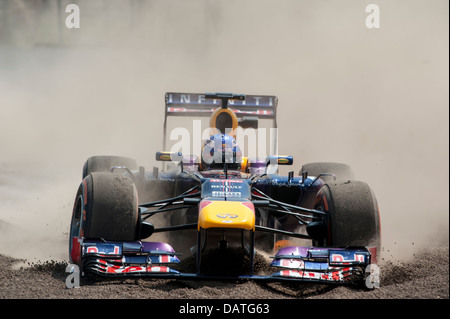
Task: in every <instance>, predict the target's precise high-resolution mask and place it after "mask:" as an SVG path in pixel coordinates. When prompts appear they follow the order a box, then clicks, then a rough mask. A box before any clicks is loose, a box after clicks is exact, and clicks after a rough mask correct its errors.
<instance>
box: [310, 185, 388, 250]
mask: <svg viewBox="0 0 450 319" xmlns="http://www.w3.org/2000/svg"><path fill="white" fill-rule="evenodd" d="M315 209H317V210H321V211H324V212H326V213H327V218H326V219H327V222H326V231H325V232H324V238H323V239H322V240H321V241H317V242H316V243H313V244H317V243H318V242H321V243H322V244H323V245H324V246H330V247H346V246H367V247H376V248H377V251H379V249H380V215H379V210H378V204H377V200H376V198H375V195H374V193H373V191H372V190H371V188H370V187H369V186H368V185H367V184H366V183H364V182H360V181H353V180H351V181H339V182H337V183H328V184H325V185H324V186H323V187H322V188H321V189H320V191H319V192H318V194H317V197H316V204H315Z"/></svg>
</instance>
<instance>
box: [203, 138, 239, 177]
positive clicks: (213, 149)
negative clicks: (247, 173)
mask: <svg viewBox="0 0 450 319" xmlns="http://www.w3.org/2000/svg"><path fill="white" fill-rule="evenodd" d="M241 161H242V153H241V150H240V148H239V145H238V144H237V142H236V140H235V139H234V138H233V137H232V136H230V135H226V134H215V135H212V136H211V137H210V138H209V139H207V140H206V142H205V145H204V146H203V150H202V168H203V169H205V170H210V169H223V168H224V163H227V164H228V169H232V170H240V169H241Z"/></svg>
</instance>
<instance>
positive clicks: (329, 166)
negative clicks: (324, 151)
mask: <svg viewBox="0 0 450 319" xmlns="http://www.w3.org/2000/svg"><path fill="white" fill-rule="evenodd" d="M302 172H308V175H310V176H319V175H320V174H334V175H336V180H344V179H347V180H349V179H353V178H354V174H353V171H352V169H351V167H350V166H349V165H347V164H342V163H333V162H317V163H308V164H304V165H303V166H302V168H301V170H300V174H301V173H302ZM320 179H321V180H322V181H324V182H331V181H334V177H333V176H328V175H324V176H321V177H320Z"/></svg>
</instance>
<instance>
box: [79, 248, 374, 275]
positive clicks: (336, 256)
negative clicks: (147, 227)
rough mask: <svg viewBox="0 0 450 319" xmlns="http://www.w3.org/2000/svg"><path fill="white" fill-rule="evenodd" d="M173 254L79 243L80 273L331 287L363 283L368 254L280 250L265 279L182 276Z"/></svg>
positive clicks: (357, 250)
mask: <svg viewBox="0 0 450 319" xmlns="http://www.w3.org/2000/svg"><path fill="white" fill-rule="evenodd" d="M178 255H179V254H177V253H176V252H175V250H174V249H173V248H172V247H171V246H170V245H169V244H166V243H161V242H141V241H134V242H107V241H100V240H99V241H93V240H89V241H85V242H83V243H82V273H83V274H85V273H95V274H99V275H103V276H145V277H155V278H180V279H211V280H213V279H232V280H235V279H248V280H262V281H304V282H327V283H335V284H347V283H355V282H360V281H362V280H364V279H365V278H366V276H367V274H366V269H367V266H368V265H370V262H371V254H370V252H369V250H368V249H367V248H364V247H347V248H317V247H300V246H294V247H285V248H282V249H280V250H279V251H278V252H277V254H276V255H275V256H273V257H272V258H273V261H272V262H271V264H270V266H272V267H276V268H279V271H277V272H275V273H272V274H269V275H252V274H251V275H241V276H238V277H233V278H230V277H225V276H224V277H221V276H217V275H208V274H202V273H182V272H180V271H178V270H175V269H173V268H171V266H172V265H176V264H179V263H180V259H179V258H178Z"/></svg>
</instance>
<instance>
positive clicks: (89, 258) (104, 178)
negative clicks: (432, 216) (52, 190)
mask: <svg viewBox="0 0 450 319" xmlns="http://www.w3.org/2000/svg"><path fill="white" fill-rule="evenodd" d="M277 101H278V100H277V98H276V97H275V96H255V95H239V94H229V93H214V94H184V93H167V94H166V105H165V107H166V108H165V119H164V146H163V147H167V146H166V134H167V133H166V131H167V119H168V117H170V116H184V117H183V119H184V120H185V119H186V118H187V117H186V116H193V117H195V118H201V117H205V116H206V117H209V118H210V121H209V127H208V129H209V130H210V131H209V132H210V133H209V134H208V135H207V137H206V138H205V142H204V144H203V145H204V146H203V148H202V149H201V155H200V158H199V156H196V155H185V154H182V153H181V152H178V151H170V152H169V151H160V152H156V160H157V161H162V162H163V163H162V165H163V166H164V167H163V169H162V170H160V169H159V168H153V170H152V171H151V172H146V170H145V169H144V168H143V167H139V166H138V165H137V164H136V161H135V160H133V159H130V158H126V157H120V156H93V157H90V158H88V159H87V161H86V162H85V164H84V167H83V179H82V182H81V184H80V186H79V188H78V192H77V195H76V198H75V203H74V208H73V213H72V220H71V227H70V244H69V245H70V260H71V262H72V263H73V264H77V265H78V266H79V267H80V270H81V273H82V274H86V273H94V274H99V275H105V276H120V275H122V276H148V277H155V278H182V279H189V278H191V279H199V278H200V279H214V280H216V279H233V280H235V279H251V280H264V281H277V280H289V281H308V282H328V283H339V284H345V283H362V282H367V281H366V280H367V278H368V276H369V274H370V265H373V264H376V263H377V255H378V253H379V252H380V221H379V211H378V206H377V201H376V198H375V196H374V193H373V192H372V190H371V189H370V187H369V186H368V185H367V184H366V183H364V182H360V181H356V180H353V174H352V171H351V169H350V167H349V166H348V165H345V164H340V163H328V162H323V163H322V162H321V163H309V164H304V165H303V166H302V168H301V169H300V170H299V173H298V174H297V175H294V172H293V171H291V172H289V173H288V174H286V175H285V176H282V175H281V174H279V172H278V171H279V169H280V168H281V167H279V166H280V165H292V164H293V158H292V156H285V155H283V156H281V155H277V154H275V155H268V156H266V157H264V158H254V157H249V156H245V154H244V153H243V152H242V150H241V148H240V147H239V145H238V143H237V140H236V138H237V136H238V134H237V131H238V129H247V130H251V129H258V123H259V122H260V121H263V120H265V121H267V120H269V122H271V128H272V129H273V128H276V110H277ZM165 166H170V167H165ZM154 238H157V239H158V240H156V241H155V240H154ZM161 238H162V239H161ZM165 241H168V242H169V243H170V244H169V243H166V242H165ZM305 243H306V245H305ZM256 256H258V257H261V256H266V257H264V258H256ZM261 262H262V263H263V264H264V263H266V265H264V266H263V267H262V266H261ZM255 265H258V267H256V266H255Z"/></svg>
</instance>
